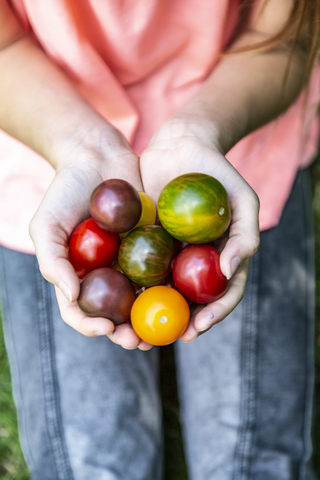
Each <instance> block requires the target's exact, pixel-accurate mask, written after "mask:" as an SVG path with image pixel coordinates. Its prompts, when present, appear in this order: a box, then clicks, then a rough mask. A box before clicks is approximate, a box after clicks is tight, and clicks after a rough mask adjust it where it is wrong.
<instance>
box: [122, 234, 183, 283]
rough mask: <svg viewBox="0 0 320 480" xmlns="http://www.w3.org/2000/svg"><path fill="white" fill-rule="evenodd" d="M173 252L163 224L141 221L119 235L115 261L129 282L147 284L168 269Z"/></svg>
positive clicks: (158, 279) (173, 247) (162, 278)
mask: <svg viewBox="0 0 320 480" xmlns="http://www.w3.org/2000/svg"><path fill="white" fill-rule="evenodd" d="M174 254H175V242H174V240H173V238H172V237H171V236H170V235H169V233H168V232H166V230H164V228H162V227H159V226H158V225H144V226H142V227H137V228H135V229H133V230H132V231H131V232H130V233H128V235H127V236H126V237H125V238H124V239H123V241H122V243H121V245H120V249H119V256H118V262H119V265H120V268H121V270H122V271H123V273H124V274H125V275H126V276H127V277H128V278H129V279H130V280H131V281H132V282H134V283H137V284H138V285H143V286H146V287H150V286H153V285H159V284H160V283H161V282H163V281H164V279H165V278H166V277H167V275H168V274H169V273H170V271H171V264H172V261H173V258H174Z"/></svg>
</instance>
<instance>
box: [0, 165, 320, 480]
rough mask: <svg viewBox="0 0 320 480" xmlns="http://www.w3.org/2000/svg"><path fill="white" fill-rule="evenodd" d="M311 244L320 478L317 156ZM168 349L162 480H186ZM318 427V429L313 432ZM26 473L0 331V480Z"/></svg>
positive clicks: (164, 356)
mask: <svg viewBox="0 0 320 480" xmlns="http://www.w3.org/2000/svg"><path fill="white" fill-rule="evenodd" d="M312 182H313V194H314V196H313V199H314V220H315V242H316V274H317V285H316V286H317V288H316V291H317V298H316V335H315V363H316V376H315V399H314V418H313V438H314V457H313V465H314V468H315V471H316V472H317V474H318V475H319V477H320V428H319V427H320V156H319V157H318V159H317V160H316V161H315V163H314V164H313V166H312ZM0 325H1V322H0ZM174 380H175V370H174V357H173V348H172V346H168V347H163V348H161V389H162V394H163V398H164V400H163V417H164V425H165V475H164V478H165V479H166V480H187V473H186V466H185V459H184V455H183V448H182V441H181V429H180V421H179V404H178V398H177V391H176V386H175V382H174ZM317 426H318V428H316V427H317ZM28 478H29V475H28V471H27V468H26V465H25V462H24V460H23V457H22V454H21V450H20V447H19V442H18V431H17V422H16V411H15V407H14V404H13V400H12V395H11V383H10V373H9V365H8V359H7V356H6V352H5V347H4V341H3V332H2V329H1V328H0V479H2V480H27V479H28Z"/></svg>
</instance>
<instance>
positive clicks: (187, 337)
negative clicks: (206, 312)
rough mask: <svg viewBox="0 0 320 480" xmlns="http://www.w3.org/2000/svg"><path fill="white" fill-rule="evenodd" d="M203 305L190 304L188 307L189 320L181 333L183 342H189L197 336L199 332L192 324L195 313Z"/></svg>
mask: <svg viewBox="0 0 320 480" xmlns="http://www.w3.org/2000/svg"><path fill="white" fill-rule="evenodd" d="M204 307H205V305H198V304H192V306H191V307H190V320H189V323H188V326H187V328H186V329H185V331H184V332H183V334H182V335H181V337H180V338H181V340H182V341H183V342H184V343H189V342H192V341H193V340H195V339H196V338H197V337H198V336H199V332H198V330H197V329H196V327H195V326H194V319H195V317H196V315H197V314H198V313H199V312H200V311H201V310H202V309H203V308H204Z"/></svg>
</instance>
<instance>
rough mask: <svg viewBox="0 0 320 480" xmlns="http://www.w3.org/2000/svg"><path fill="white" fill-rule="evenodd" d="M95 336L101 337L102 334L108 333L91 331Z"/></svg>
mask: <svg viewBox="0 0 320 480" xmlns="http://www.w3.org/2000/svg"><path fill="white" fill-rule="evenodd" d="M93 333H94V335H96V336H97V337H102V336H103V335H108V333H107V332H93Z"/></svg>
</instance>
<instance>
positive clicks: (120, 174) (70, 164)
mask: <svg viewBox="0 0 320 480" xmlns="http://www.w3.org/2000/svg"><path fill="white" fill-rule="evenodd" d="M120 143H122V144H121V145H117V147H110V145H108V144H106V145H107V148H104V147H101V145H100V150H99V151H97V149H95V150H96V151H95V150H94V149H89V148H88V147H87V146H84V145H82V144H81V142H79V145H77V146H76V147H75V146H74V145H72V147H71V148H70V149H64V151H61V152H59V154H60V155H59V156H60V157H61V158H67V159H68V160H67V161H66V162H63V161H62V162H61V165H59V168H57V173H56V176H55V178H54V180H53V182H52V184H51V186H50V188H49V190H48V191H47V193H46V195H45V197H44V199H43V201H42V203H41V205H40V207H39V209H38V210H37V212H36V214H35V216H34V218H33V220H32V222H31V225H30V234H31V237H32V240H33V242H34V245H35V249H36V254H37V257H38V261H39V266H40V270H41V273H42V274H43V276H44V277H45V278H46V279H47V280H48V281H49V282H51V283H53V284H54V285H55V286H56V294H57V299H58V303H59V308H60V311H61V315H62V318H63V320H64V321H65V322H66V323H67V324H69V325H70V326H71V327H73V328H74V329H75V330H78V331H79V332H81V333H82V334H84V335H87V336H89V337H91V336H97V335H108V336H109V338H110V339H111V340H112V341H113V342H115V343H117V344H120V345H122V346H123V347H124V348H136V347H138V346H139V348H141V349H149V348H150V346H149V345H147V344H145V343H144V342H140V339H139V338H138V337H137V335H136V334H135V332H134V331H133V329H132V327H131V326H130V325H129V324H124V325H119V326H117V327H116V328H115V327H114V325H113V323H112V322H111V321H110V320H108V319H105V318H89V317H87V316H86V315H85V314H84V313H83V312H82V311H81V310H80V308H79V307H78V305H77V302H76V299H77V298H78V295H79V290H80V282H79V279H78V277H77V275H76V273H75V271H74V269H73V267H72V265H71V264H70V263H69V261H68V259H67V243H68V239H69V236H70V234H71V232H72V231H73V229H74V228H75V227H76V226H77V225H78V224H79V223H80V222H81V221H83V220H84V219H85V218H87V217H88V216H89V215H90V214H89V199H90V196H91V193H92V191H93V189H94V188H95V187H96V186H97V185H98V184H99V183H101V182H102V181H103V180H106V179H107V178H115V177H117V178H122V179H124V180H127V181H129V182H130V183H131V184H132V185H134V186H135V187H136V188H137V189H138V190H142V184H141V179H140V173H139V167H138V157H137V156H136V155H135V154H134V153H133V152H132V150H131V149H130V147H129V146H128V144H127V142H126V141H125V140H124V139H123V142H120ZM97 145H99V142H97Z"/></svg>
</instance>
